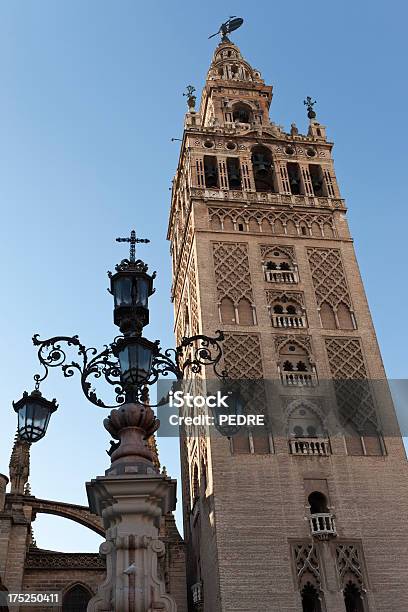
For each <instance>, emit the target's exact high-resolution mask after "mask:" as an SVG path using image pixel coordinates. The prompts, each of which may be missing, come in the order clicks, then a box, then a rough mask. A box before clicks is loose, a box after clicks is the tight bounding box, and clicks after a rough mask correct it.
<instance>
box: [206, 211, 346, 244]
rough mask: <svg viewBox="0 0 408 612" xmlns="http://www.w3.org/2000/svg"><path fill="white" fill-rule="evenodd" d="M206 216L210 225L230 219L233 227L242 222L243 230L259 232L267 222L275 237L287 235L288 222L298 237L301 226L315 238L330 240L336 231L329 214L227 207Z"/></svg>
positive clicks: (210, 212)
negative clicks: (293, 226)
mask: <svg viewBox="0 0 408 612" xmlns="http://www.w3.org/2000/svg"><path fill="white" fill-rule="evenodd" d="M208 214H209V217H210V223H211V222H213V221H215V220H217V221H218V222H219V224H220V225H221V227H223V226H224V222H225V220H226V219H230V221H231V222H232V223H233V224H234V226H236V225H237V224H238V223H242V222H244V224H245V225H246V228H245V229H247V230H251V231H254V230H255V231H261V226H262V222H267V224H269V226H270V229H271V231H273V233H275V234H277V235H286V234H287V233H288V232H287V229H286V226H287V223H288V221H292V222H293V223H294V224H295V226H296V232H297V235H298V236H302V235H304V234H302V231H301V225H302V224H303V225H305V226H306V227H307V228H308V235H309V236H310V235H313V236H315V237H317V238H331V237H333V236H334V235H335V231H336V230H335V226H334V222H333V217H332V215H330V214H313V213H298V212H290V213H289V212H283V211H282V212H281V211H276V212H275V211H273V212H272V211H271V210H260V209H259V208H256V209H254V210H251V209H246V210H245V209H244V210H243V209H242V208H227V207H222V208H218V207H217V208H215V207H210V208H209V209H208ZM278 222H279V223H278ZM325 230H326V231H325ZM330 230H331V231H330Z"/></svg>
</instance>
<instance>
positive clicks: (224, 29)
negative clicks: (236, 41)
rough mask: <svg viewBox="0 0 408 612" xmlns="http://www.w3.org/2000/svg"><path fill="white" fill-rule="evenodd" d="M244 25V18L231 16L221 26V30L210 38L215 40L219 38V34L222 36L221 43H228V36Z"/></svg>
mask: <svg viewBox="0 0 408 612" xmlns="http://www.w3.org/2000/svg"><path fill="white" fill-rule="evenodd" d="M243 23H244V20H243V19H242V17H236V16H235V15H231V17H230V18H229V19H227V21H225V22H224V23H222V24H221V26H220V29H219V30H218V32H216V33H215V34H211V36H209V37H208V38H209V39H210V38H213V37H214V36H217V34H220V35H221V42H228V41H229V38H228V34H231V32H233V31H234V30H238V28H240V27H241V26H242V24H243Z"/></svg>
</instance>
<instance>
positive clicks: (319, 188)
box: [309, 164, 326, 197]
mask: <svg viewBox="0 0 408 612" xmlns="http://www.w3.org/2000/svg"><path fill="white" fill-rule="evenodd" d="M309 173H310V178H311V180H312V186H313V193H314V194H315V196H316V197H322V196H324V195H326V194H325V193H324V181H323V171H322V168H321V166H319V165H318V164H309Z"/></svg>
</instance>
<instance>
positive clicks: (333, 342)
mask: <svg viewBox="0 0 408 612" xmlns="http://www.w3.org/2000/svg"><path fill="white" fill-rule="evenodd" d="M325 343H326V350H327V356H328V358H329V364H330V370H331V373H332V377H333V378H334V379H338V380H341V379H353V378H354V379H361V378H367V370H366V367H365V363H364V357H363V351H362V348H361V344H360V339H359V338H328V337H327V338H325Z"/></svg>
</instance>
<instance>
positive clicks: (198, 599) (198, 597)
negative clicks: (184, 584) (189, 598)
mask: <svg viewBox="0 0 408 612" xmlns="http://www.w3.org/2000/svg"><path fill="white" fill-rule="evenodd" d="M191 593H192V595H193V603H194V605H195V606H197V605H199V604H201V603H203V585H202V583H201V582H196V583H195V584H193V586H192V587H191Z"/></svg>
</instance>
